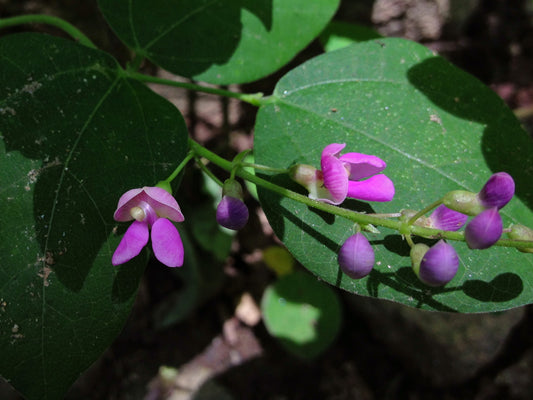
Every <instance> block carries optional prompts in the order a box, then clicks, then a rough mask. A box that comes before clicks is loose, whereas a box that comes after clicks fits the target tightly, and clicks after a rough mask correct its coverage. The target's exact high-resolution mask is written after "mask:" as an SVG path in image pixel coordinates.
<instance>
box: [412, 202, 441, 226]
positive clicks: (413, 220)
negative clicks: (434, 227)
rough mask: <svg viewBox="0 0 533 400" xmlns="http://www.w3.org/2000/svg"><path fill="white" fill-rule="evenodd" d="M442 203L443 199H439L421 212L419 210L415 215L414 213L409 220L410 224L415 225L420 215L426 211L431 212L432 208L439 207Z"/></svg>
mask: <svg viewBox="0 0 533 400" xmlns="http://www.w3.org/2000/svg"><path fill="white" fill-rule="evenodd" d="M441 204H442V199H440V200H437V201H436V202H434V203H432V204H430V205H429V206H427V207H426V208H424V209H423V210H420V211H419V212H417V213H416V214H415V215H413V217H412V218H411V219H410V220H409V222H408V223H409V225H413V224H414V223H415V222H416V220H417V219H418V218H420V217H422V216H423V215H425V214H426V213H428V212H430V211H431V210H433V209H434V208H437V207H438V206H440V205H441Z"/></svg>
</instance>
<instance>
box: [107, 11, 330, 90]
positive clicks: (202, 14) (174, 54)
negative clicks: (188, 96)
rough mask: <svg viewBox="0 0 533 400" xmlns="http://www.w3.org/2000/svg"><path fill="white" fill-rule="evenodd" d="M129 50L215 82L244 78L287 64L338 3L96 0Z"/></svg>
mask: <svg viewBox="0 0 533 400" xmlns="http://www.w3.org/2000/svg"><path fill="white" fill-rule="evenodd" d="M98 4H99V6H100V9H101V11H102V13H103V14H104V17H105V19H106V20H107V22H108V23H109V25H111V28H112V29H113V30H114V31H115V33H116V34H117V35H118V37H119V38H120V39H121V40H122V41H123V42H124V43H126V44H127V45H128V46H129V47H130V48H132V49H133V50H134V51H135V52H136V53H138V54H140V55H143V56H145V57H147V58H148V59H150V60H151V61H152V62H154V63H155V64H157V65H159V66H160V67H162V68H165V69H167V70H169V71H171V72H173V73H175V74H178V75H182V76H186V77H189V78H193V79H196V80H200V81H206V82H211V83H218V84H228V83H244V82H251V81H254V80H257V79H259V78H262V77H264V76H267V75H269V74H271V73H272V72H274V71H276V70H278V69H279V68H281V67H282V66H283V65H285V64H286V63H288V62H289V61H290V60H291V59H292V58H293V57H294V56H295V55H296V54H297V53H298V52H299V51H300V50H302V49H303V48H304V47H305V46H307V45H308V44H309V43H310V42H311V41H312V40H313V39H314V38H315V37H316V36H318V34H319V33H320V31H321V30H322V29H324V27H325V26H326V24H327V23H328V22H329V20H330V19H331V17H332V16H333V14H334V13H335V11H336V9H337V7H338V5H339V0H321V1H314V2H309V1H307V0H255V1H244V0H136V1H134V2H133V1H124V0H122V1H116V0H99V1H98Z"/></svg>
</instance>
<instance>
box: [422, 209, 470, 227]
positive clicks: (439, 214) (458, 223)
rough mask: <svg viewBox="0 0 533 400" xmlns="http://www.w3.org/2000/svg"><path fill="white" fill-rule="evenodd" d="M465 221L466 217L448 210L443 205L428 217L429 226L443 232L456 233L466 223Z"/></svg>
mask: <svg viewBox="0 0 533 400" xmlns="http://www.w3.org/2000/svg"><path fill="white" fill-rule="evenodd" d="M467 219H468V215H465V214H462V213H460V212H458V211H454V210H450V209H449V208H448V207H446V206H445V205H444V204H441V205H440V206H438V207H437V208H436V209H435V211H433V213H432V214H431V215H430V217H429V220H430V225H429V226H430V227H431V228H435V229H442V230H443V231H457V230H459V229H460V228H461V227H462V226H463V225H464V224H465V223H466V220H467Z"/></svg>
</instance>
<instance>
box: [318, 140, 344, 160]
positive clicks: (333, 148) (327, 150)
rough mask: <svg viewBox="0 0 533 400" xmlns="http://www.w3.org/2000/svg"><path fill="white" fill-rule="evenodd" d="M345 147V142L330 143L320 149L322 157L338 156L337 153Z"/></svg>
mask: <svg viewBox="0 0 533 400" xmlns="http://www.w3.org/2000/svg"><path fill="white" fill-rule="evenodd" d="M345 147H346V143H331V144H328V145H327V146H326V147H324V150H322V157H325V156H334V157H338V156H339V153H340V152H341V151H342V149H344V148H345Z"/></svg>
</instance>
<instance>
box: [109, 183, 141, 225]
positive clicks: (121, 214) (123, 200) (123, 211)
mask: <svg viewBox="0 0 533 400" xmlns="http://www.w3.org/2000/svg"><path fill="white" fill-rule="evenodd" d="M142 192H143V189H131V190H128V191H127V192H126V193H124V194H123V195H122V196H120V199H119V200H118V205H117V209H116V211H115V214H114V215H113V218H114V219H115V221H121V222H126V221H131V220H132V219H133V217H132V216H131V215H130V209H131V208H132V207H135V204H134V205H132V204H133V203H135V202H136V200H134V201H133V202H131V203H130V201H131V200H133V199H134V198H135V197H136V196H138V195H139V194H140V193H142ZM128 203H129V204H128Z"/></svg>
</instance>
